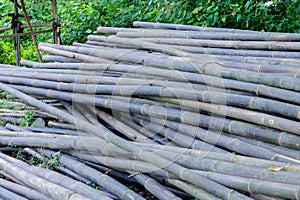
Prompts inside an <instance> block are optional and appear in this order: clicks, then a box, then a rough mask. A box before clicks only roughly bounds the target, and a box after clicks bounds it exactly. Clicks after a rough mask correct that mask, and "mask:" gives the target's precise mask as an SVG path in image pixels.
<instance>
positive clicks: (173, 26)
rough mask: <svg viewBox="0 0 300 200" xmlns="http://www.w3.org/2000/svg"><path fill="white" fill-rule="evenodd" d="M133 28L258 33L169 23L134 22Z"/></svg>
mask: <svg viewBox="0 0 300 200" xmlns="http://www.w3.org/2000/svg"><path fill="white" fill-rule="evenodd" d="M133 26H134V27H137V28H153V29H171V30H184V31H188V30H189V31H215V32H246V33H256V32H257V31H250V30H240V29H228V28H211V27H204V26H191V25H183V24H169V23H153V22H142V21H134V22H133Z"/></svg>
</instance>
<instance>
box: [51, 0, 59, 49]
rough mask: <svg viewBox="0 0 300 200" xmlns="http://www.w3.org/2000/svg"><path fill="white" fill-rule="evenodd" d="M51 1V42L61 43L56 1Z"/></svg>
mask: <svg viewBox="0 0 300 200" xmlns="http://www.w3.org/2000/svg"><path fill="white" fill-rule="evenodd" d="M51 1H52V13H53V24H52V28H53V43H54V44H61V39H60V30H59V21H58V15H57V3H56V0H51Z"/></svg>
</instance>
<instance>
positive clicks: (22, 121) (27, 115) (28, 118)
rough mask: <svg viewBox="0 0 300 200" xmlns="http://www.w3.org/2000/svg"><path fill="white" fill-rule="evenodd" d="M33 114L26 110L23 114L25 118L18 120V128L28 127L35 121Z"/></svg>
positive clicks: (31, 111)
mask: <svg viewBox="0 0 300 200" xmlns="http://www.w3.org/2000/svg"><path fill="white" fill-rule="evenodd" d="M34 115H35V112H34V111H33V110H28V111H27V112H26V113H25V117H23V118H21V119H20V124H19V126H30V125H31V124H32V123H33V122H34V120H35V117H34Z"/></svg>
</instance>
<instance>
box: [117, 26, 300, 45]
mask: <svg viewBox="0 0 300 200" xmlns="http://www.w3.org/2000/svg"><path fill="white" fill-rule="evenodd" d="M117 36H119V37H128V38H141V37H151V38H153V37H159V38H165V37H167V38H191V39H214V40H247V41H295V42H296V41H300V34H297V33H271V32H259V33H251V34H249V33H228V32H227V33H226V32H224V33H222V34H219V33H217V32H206V33H205V32H204V33H203V32H199V33H197V32H195V31H177V30H176V31H175V30H159V31H158V30H155V29H144V30H141V31H137V32H118V33H117Z"/></svg>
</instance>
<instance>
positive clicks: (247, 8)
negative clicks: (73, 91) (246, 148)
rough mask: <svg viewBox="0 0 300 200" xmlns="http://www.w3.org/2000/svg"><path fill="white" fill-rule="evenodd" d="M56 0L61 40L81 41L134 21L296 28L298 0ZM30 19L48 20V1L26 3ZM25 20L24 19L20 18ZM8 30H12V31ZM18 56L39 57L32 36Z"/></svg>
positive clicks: (1, 52)
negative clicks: (100, 30) (98, 30)
mask: <svg viewBox="0 0 300 200" xmlns="http://www.w3.org/2000/svg"><path fill="white" fill-rule="evenodd" d="M2 2H3V3H2V4H1V5H0V19H1V20H0V27H2V26H9V25H10V18H9V17H7V13H9V12H12V3H11V2H10V1H9V0H2ZM267 2H269V0H247V1H240V0H207V1H204V0H168V1H167V0H101V1H99V0H90V1H86V0H73V1H63V0H57V4H58V15H59V17H60V22H61V23H65V24H66V27H63V28H61V32H62V33H61V36H62V40H63V43H64V44H67V45H69V44H71V43H72V42H74V41H77V42H85V40H86V36H87V35H88V34H95V33H96V28H97V27H98V26H99V25H102V26H116V27H131V26H132V22H133V21H136V20H138V21H151V22H166V23H178V24H179V23H180V24H190V25H197V26H210V27H227V28H239V29H250V30H257V31H275V32H300V23H299V21H300V0H273V1H272V2H273V3H272V4H270V5H268V4H266V3H267ZM25 3H26V5H27V10H28V12H29V13H30V14H31V15H32V16H33V18H32V22H33V23H35V22H48V23H50V22H51V20H52V13H51V3H50V1H48V0H33V1H29V0H26V1H25ZM23 21H24V20H23ZM10 33H11V31H10ZM37 39H38V41H39V42H42V41H43V42H52V36H51V34H50V33H47V34H39V35H38V36H37ZM22 48H23V51H22V55H21V56H22V59H30V60H37V58H36V55H35V53H34V52H35V50H34V46H33V44H32V42H31V38H30V36H26V37H23V40H22ZM14 55H15V53H14V51H13V45H12V40H11V39H5V40H1V41H0V63H9V64H13V63H14V59H15V56H14Z"/></svg>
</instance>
